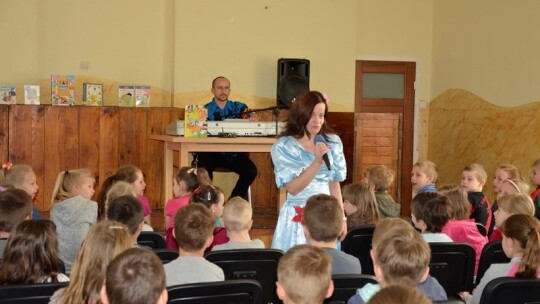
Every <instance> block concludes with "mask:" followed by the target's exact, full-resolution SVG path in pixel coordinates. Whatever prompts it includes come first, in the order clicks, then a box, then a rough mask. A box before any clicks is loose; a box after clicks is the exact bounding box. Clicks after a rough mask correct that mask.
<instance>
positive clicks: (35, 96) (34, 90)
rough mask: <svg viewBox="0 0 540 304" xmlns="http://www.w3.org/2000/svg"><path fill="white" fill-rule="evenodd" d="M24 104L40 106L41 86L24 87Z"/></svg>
mask: <svg viewBox="0 0 540 304" xmlns="http://www.w3.org/2000/svg"><path fill="white" fill-rule="evenodd" d="M24 104H30V105H38V104H39V86H38V85H25V86H24Z"/></svg>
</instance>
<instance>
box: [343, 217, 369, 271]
mask: <svg viewBox="0 0 540 304" xmlns="http://www.w3.org/2000/svg"><path fill="white" fill-rule="evenodd" d="M374 230H375V225H368V226H364V227H358V228H355V229H352V230H351V231H349V232H348V233H347V235H346V236H345V239H344V240H343V242H341V251H343V252H346V253H348V254H350V255H353V256H355V257H357V258H358V260H360V265H362V273H363V274H371V275H373V274H375V272H374V271H373V261H372V260H371V255H370V254H369V252H370V250H371V241H372V239H373V231H374Z"/></svg>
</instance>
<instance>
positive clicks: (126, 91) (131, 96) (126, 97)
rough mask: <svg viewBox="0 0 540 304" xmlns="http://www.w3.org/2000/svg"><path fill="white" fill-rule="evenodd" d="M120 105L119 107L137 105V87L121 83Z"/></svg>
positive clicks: (119, 91)
mask: <svg viewBox="0 0 540 304" xmlns="http://www.w3.org/2000/svg"><path fill="white" fill-rule="evenodd" d="M118 106H119V107H134V106H135V87H134V86H126V85H121V86H118Z"/></svg>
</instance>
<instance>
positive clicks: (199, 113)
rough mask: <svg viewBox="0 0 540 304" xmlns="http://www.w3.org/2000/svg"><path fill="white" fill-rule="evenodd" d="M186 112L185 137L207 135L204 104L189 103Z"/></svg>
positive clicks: (206, 114)
mask: <svg viewBox="0 0 540 304" xmlns="http://www.w3.org/2000/svg"><path fill="white" fill-rule="evenodd" d="M184 113H185V114H184V116H185V117H184V137H207V136H208V123H207V120H206V119H207V117H208V112H207V111H206V108H205V107H204V106H202V105H188V106H186V108H185V112H184Z"/></svg>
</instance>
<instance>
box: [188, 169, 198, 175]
mask: <svg viewBox="0 0 540 304" xmlns="http://www.w3.org/2000/svg"><path fill="white" fill-rule="evenodd" d="M187 173H188V174H191V173H193V174H194V175H195V176H197V168H189V169H188V170H187Z"/></svg>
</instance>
